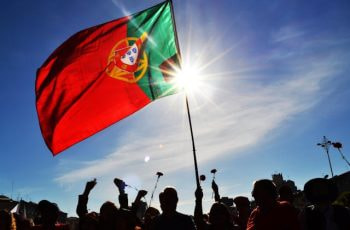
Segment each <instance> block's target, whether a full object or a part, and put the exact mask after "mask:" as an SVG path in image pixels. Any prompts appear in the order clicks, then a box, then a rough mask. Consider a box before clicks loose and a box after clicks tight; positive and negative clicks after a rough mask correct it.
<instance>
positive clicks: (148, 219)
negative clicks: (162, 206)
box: [143, 207, 160, 225]
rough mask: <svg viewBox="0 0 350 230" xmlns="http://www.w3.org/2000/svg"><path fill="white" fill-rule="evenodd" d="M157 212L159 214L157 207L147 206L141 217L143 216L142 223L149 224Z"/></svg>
mask: <svg viewBox="0 0 350 230" xmlns="http://www.w3.org/2000/svg"><path fill="white" fill-rule="evenodd" d="M159 214H160V212H159V210H158V209H156V208H153V207H149V208H147V210H146V212H145V215H144V217H143V218H144V223H145V224H146V225H148V224H150V223H151V221H152V220H153V219H154V218H155V217H157V216H159Z"/></svg>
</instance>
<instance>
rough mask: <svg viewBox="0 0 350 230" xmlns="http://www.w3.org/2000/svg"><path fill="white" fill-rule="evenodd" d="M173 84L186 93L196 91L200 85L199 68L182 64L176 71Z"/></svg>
mask: <svg viewBox="0 0 350 230" xmlns="http://www.w3.org/2000/svg"><path fill="white" fill-rule="evenodd" d="M175 83H176V84H177V86H178V87H179V88H183V89H184V90H186V91H194V90H197V89H198V85H199V83H200V71H199V68H197V67H196V66H193V65H192V66H191V65H189V64H186V63H184V64H182V68H181V69H178V70H177V71H176V74H175Z"/></svg>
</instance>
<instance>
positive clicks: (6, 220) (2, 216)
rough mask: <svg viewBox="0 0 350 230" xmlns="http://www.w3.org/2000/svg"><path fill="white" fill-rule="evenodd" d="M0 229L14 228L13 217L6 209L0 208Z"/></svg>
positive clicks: (12, 229)
mask: <svg viewBox="0 0 350 230" xmlns="http://www.w3.org/2000/svg"><path fill="white" fill-rule="evenodd" d="M0 230H16V221H15V219H14V217H13V215H12V214H11V213H9V212H7V211H6V210H0Z"/></svg>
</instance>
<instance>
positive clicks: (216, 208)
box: [209, 203, 231, 226]
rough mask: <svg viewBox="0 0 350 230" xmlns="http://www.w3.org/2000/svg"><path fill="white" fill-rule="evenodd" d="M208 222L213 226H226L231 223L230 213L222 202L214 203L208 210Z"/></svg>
mask: <svg viewBox="0 0 350 230" xmlns="http://www.w3.org/2000/svg"><path fill="white" fill-rule="evenodd" d="M209 223H211V224H212V225H213V226H226V225H228V224H230V223H231V215H230V212H229V210H228V208H227V207H226V205H224V204H222V203H214V204H213V205H212V206H211V208H210V212H209Z"/></svg>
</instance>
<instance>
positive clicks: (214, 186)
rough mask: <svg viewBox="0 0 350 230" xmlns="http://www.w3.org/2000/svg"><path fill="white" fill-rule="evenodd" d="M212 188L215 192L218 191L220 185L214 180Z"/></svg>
mask: <svg viewBox="0 0 350 230" xmlns="http://www.w3.org/2000/svg"><path fill="white" fill-rule="evenodd" d="M211 188H212V189H213V191H214V192H215V193H217V192H218V191H219V187H218V185H217V184H216V183H215V181H214V180H213V181H212V182H211Z"/></svg>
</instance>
